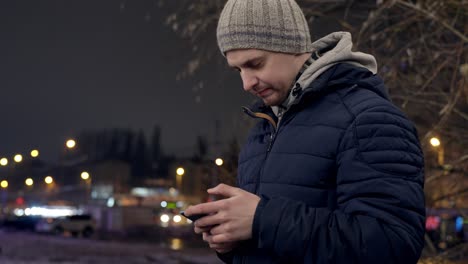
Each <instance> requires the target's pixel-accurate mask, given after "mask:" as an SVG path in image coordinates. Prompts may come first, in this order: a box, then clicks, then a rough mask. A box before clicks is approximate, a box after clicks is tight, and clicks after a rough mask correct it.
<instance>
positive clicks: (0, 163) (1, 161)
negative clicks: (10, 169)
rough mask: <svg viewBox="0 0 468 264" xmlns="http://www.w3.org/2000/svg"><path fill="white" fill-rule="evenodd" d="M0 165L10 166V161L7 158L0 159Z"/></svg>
mask: <svg viewBox="0 0 468 264" xmlns="http://www.w3.org/2000/svg"><path fill="white" fill-rule="evenodd" d="M0 165H2V166H6V165H8V159H7V158H2V159H0Z"/></svg>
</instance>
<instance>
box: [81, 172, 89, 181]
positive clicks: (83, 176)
mask: <svg viewBox="0 0 468 264" xmlns="http://www.w3.org/2000/svg"><path fill="white" fill-rule="evenodd" d="M81 179H83V180H87V179H89V173H88V172H86V171H83V172H82V173H81Z"/></svg>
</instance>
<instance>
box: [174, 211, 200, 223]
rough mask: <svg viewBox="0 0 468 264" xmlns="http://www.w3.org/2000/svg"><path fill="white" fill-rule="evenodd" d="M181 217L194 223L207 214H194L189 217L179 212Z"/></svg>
mask: <svg viewBox="0 0 468 264" xmlns="http://www.w3.org/2000/svg"><path fill="white" fill-rule="evenodd" d="M180 214H181V215H183V216H184V217H186V218H188V219H190V220H192V222H195V221H197V220H198V219H200V218H202V217H204V216H207V214H196V215H190V216H186V215H185V213H184V211H182V212H180Z"/></svg>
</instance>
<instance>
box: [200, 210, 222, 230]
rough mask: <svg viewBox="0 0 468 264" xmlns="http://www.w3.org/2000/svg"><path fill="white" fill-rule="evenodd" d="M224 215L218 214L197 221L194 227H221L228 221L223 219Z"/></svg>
mask: <svg viewBox="0 0 468 264" xmlns="http://www.w3.org/2000/svg"><path fill="white" fill-rule="evenodd" d="M222 215H224V214H223V213H217V214H213V215H209V216H205V217H203V218H200V219H198V220H197V221H195V223H194V225H195V226H196V227H199V228H206V227H213V226H216V225H220V224H222V223H224V222H225V221H226V218H225V217H223V216H222ZM210 229H211V228H210Z"/></svg>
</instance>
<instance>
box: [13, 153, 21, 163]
mask: <svg viewBox="0 0 468 264" xmlns="http://www.w3.org/2000/svg"><path fill="white" fill-rule="evenodd" d="M13 159H14V160H15V162H16V163H20V162H21V161H23V156H21V154H16V155H15V157H14V158H13Z"/></svg>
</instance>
